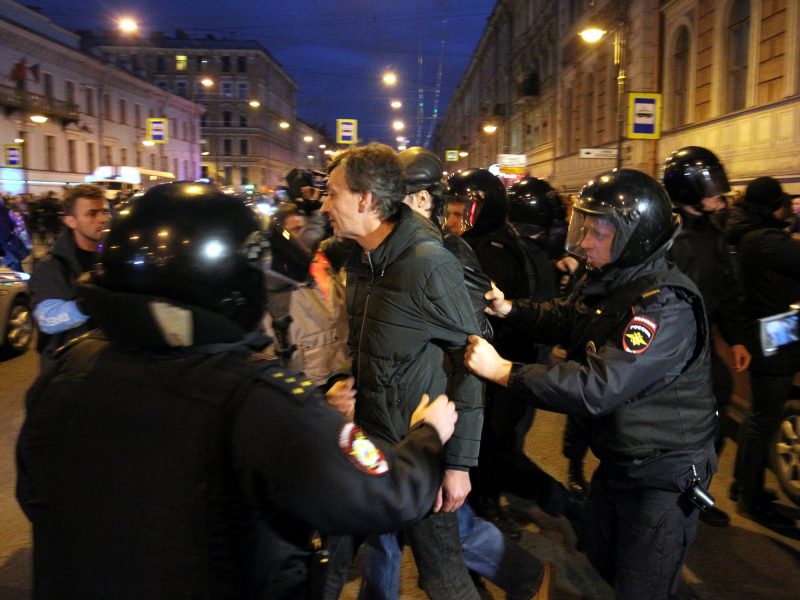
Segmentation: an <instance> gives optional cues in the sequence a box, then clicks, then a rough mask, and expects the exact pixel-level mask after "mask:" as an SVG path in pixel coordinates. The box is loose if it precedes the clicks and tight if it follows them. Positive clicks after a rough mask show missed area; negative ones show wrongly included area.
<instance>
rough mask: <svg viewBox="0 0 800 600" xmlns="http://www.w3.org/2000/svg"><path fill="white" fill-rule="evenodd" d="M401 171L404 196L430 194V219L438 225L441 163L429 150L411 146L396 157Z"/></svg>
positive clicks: (440, 202)
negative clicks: (420, 193) (404, 190)
mask: <svg viewBox="0 0 800 600" xmlns="http://www.w3.org/2000/svg"><path fill="white" fill-rule="evenodd" d="M397 158H398V159H399V160H400V166H401V167H402V169H403V182H404V183H405V187H406V195H408V194H416V193H418V192H421V191H423V190H425V191H427V192H428V194H430V198H431V205H430V209H429V210H430V218H431V220H433V221H434V222H435V223H437V224H440V222H441V216H442V204H443V203H442V192H443V186H442V161H441V160H439V157H438V156H436V155H435V154H434V153H433V152H431V151H430V150H427V149H426V148H422V147H421V146H413V147H411V148H408V149H406V150H403V151H402V152H400V153H399V154H398V155H397Z"/></svg>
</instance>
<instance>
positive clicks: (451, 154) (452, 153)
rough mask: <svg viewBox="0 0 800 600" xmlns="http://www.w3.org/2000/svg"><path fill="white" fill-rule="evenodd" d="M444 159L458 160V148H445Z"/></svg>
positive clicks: (448, 160)
mask: <svg viewBox="0 0 800 600" xmlns="http://www.w3.org/2000/svg"><path fill="white" fill-rule="evenodd" d="M444 159H445V161H447V162H455V161H457V160H458V150H445V151H444Z"/></svg>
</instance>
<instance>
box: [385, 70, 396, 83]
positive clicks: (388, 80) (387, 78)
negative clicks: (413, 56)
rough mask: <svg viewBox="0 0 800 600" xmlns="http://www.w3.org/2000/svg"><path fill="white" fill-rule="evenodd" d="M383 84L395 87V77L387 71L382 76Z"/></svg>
mask: <svg viewBox="0 0 800 600" xmlns="http://www.w3.org/2000/svg"><path fill="white" fill-rule="evenodd" d="M383 83H385V84H386V85H396V84H397V75H395V74H394V73H392V72H391V71H387V72H386V73H384V74H383Z"/></svg>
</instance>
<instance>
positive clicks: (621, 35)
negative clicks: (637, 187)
mask: <svg viewBox="0 0 800 600" xmlns="http://www.w3.org/2000/svg"><path fill="white" fill-rule="evenodd" d="M616 2H617V24H616V27H615V28H614V66H615V67H617V168H618V169H621V168H622V140H623V139H624V137H625V44H626V39H625V38H626V29H627V27H628V0H616ZM606 33H607V32H606V31H605V30H604V29H602V28H600V27H596V26H589V27H587V28H585V29H584V30H583V31H581V32H580V33H579V34H578V35H580V36H581V38H582V39H583V40H584V41H586V42H588V43H590V44H591V43H595V42H598V41H600V40H601V39H602V38H603V37H604V36H605V34H606Z"/></svg>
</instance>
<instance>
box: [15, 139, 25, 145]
mask: <svg viewBox="0 0 800 600" xmlns="http://www.w3.org/2000/svg"><path fill="white" fill-rule="evenodd" d="M14 143H15V144H23V143H25V140H23V139H22V138H14Z"/></svg>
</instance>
